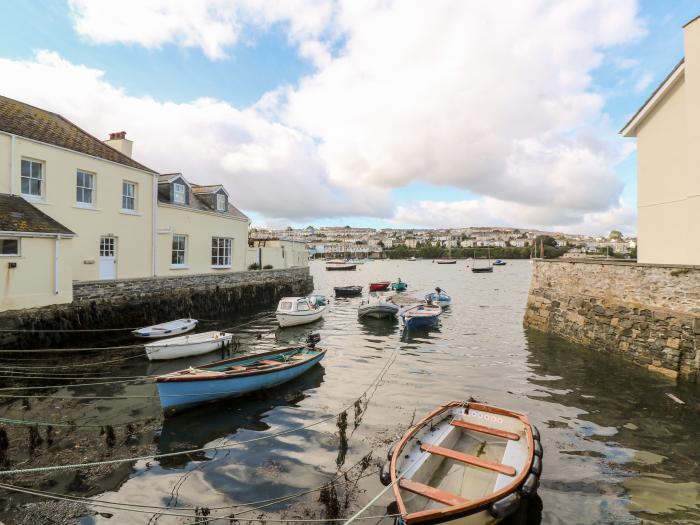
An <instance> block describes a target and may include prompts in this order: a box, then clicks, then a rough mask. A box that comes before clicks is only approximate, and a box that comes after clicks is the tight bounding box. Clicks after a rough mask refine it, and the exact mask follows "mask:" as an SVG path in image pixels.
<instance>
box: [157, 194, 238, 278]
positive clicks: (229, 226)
mask: <svg viewBox="0 0 700 525" xmlns="http://www.w3.org/2000/svg"><path fill="white" fill-rule="evenodd" d="M157 230H158V234H157V239H158V241H157V243H158V259H157V260H158V270H157V273H158V275H184V274H198V273H220V272H239V271H242V270H245V269H246V267H247V266H246V264H245V262H246V250H247V249H248V221H247V220H241V219H236V218H233V217H231V216H228V215H223V214H217V213H216V212H204V211H196V210H192V209H189V208H180V207H177V206H173V205H168V204H163V203H159V204H158V229H157ZM173 234H180V235H187V255H186V258H187V260H186V267H185V268H177V269H176V268H171V264H170V263H171V261H172V258H171V255H172V253H171V250H172V238H173ZM212 237H228V238H231V239H233V243H232V254H231V268H230V269H216V268H212V267H211V239H212Z"/></svg>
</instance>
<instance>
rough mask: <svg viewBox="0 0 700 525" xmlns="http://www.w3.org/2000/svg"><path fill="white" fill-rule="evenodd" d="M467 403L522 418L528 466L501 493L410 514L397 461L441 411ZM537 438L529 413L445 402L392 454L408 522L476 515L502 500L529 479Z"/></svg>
mask: <svg viewBox="0 0 700 525" xmlns="http://www.w3.org/2000/svg"><path fill="white" fill-rule="evenodd" d="M461 406H464V407H465V408H466V409H469V408H474V409H475V410H481V411H483V412H490V413H492V414H498V415H502V416H507V417H513V418H517V419H519V420H520V421H521V422H522V423H523V424H524V425H525V433H526V435H527V444H528V451H529V458H528V461H527V463H526V464H525V465H524V467H523V469H522V471H521V472H520V474H518V475H516V476H515V478H514V479H513V481H511V482H510V483H509V484H508V485H506V486H505V487H503V488H502V489H501V490H499V491H497V492H491V494H490V495H489V496H488V497H484V498H481V499H477V500H473V501H470V503H468V504H465V505H454V506H449V505H446V506H444V507H439V508H436V509H430V510H423V511H417V512H412V513H409V512H407V511H406V505H405V504H404V502H403V497H402V496H401V487H400V486H399V483H398V479H397V476H396V463H397V459H398V458H399V457H400V456H401V452H402V451H403V449H404V448H405V447H406V445H407V444H408V442H409V441H410V440H411V438H412V437H413V436H414V435H415V434H417V433H418V431H419V430H421V429H422V428H423V427H425V426H426V425H428V424H429V423H430V422H431V421H432V420H433V419H434V418H435V417H437V416H439V415H440V414H442V413H444V412H446V411H448V410H450V409H452V408H456V407H461ZM534 447H535V444H534V438H533V436H532V427H531V426H530V420H529V419H528V417H527V416H526V415H525V414H520V413H519V412H513V411H511V410H507V409H505V408H499V407H496V406H492V405H487V404H484V403H477V402H471V401H467V402H464V401H450V402H449V403H446V404H444V405H441V406H439V407H438V408H436V409H435V410H433V411H432V412H431V413H429V414H428V415H427V416H425V417H424V418H423V419H421V420H420V421H419V422H418V423H416V424H415V425H413V426H412V427H411V428H410V429H409V430H408V431H407V432H406V433H405V434H404V435H403V437H402V438H401V440H400V441H399V442H398V444H397V445H396V447H395V448H394V453H393V454H392V456H391V462H390V468H389V470H390V473H391V483H392V489H393V491H394V497H395V499H396V504H397V505H398V507H399V514H401V516H402V517H403V520H404V522H405V523H406V524H408V525H410V524H413V523H424V522H430V523H441V522H442V521H443V520H446V519H448V518H449V519H454V518H455V515H460V516H465V515H469V514H474V513H476V512H479V511H481V510H483V509H486V508H488V506H489V505H491V504H492V503H494V502H496V501H498V500H499V499H501V498H503V497H505V496H507V495H508V494H510V493H511V492H513V491H514V490H516V489H517V488H518V487H519V486H520V485H522V484H523V483H524V482H525V479H526V478H527V476H528V475H529V474H530V469H531V468H532V462H533V461H534V455H535V453H534Z"/></svg>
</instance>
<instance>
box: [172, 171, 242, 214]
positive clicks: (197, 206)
mask: <svg viewBox="0 0 700 525" xmlns="http://www.w3.org/2000/svg"><path fill="white" fill-rule="evenodd" d="M178 177H181V178H182V179H183V180H185V181H187V179H185V177H184V176H183V175H182V173H167V174H164V175H160V176H159V177H158V185H159V186H160V185H163V184H169V183H170V182H171V181H172V180H174V179H176V178H178ZM187 183H188V184H190V187H191V189H192V192H191V194H190V203H189V204H184V205H183V204H175V203H174V202H170V199H169V198H168V193H167V192H165V191H158V202H162V203H163V204H169V205H171V206H177V207H179V208H188V209H191V210H199V211H209V212H216V213H220V214H221V215H229V216H231V217H235V218H237V219H243V220H246V221H249V220H250V219H249V218H248V216H247V215H246V214H245V213H243V212H242V211H241V210H239V209H238V208H236V207H235V206H234V205H233V204H231V202H230V201H229V203H228V210H227V211H226V212H219V211H216V209H214V208H213V207H212V206H209V205H208V204H207V203H206V202H204V201H203V200H202V199H201V198H200V197H198V196H197V193H198V192H197V189H198V188H211V187H213V186H216V187H222V188H223V186H221V185H218V184H217V185H212V186H202V185H199V184H192V183H190V182H189V181H187ZM224 191H226V190H225V189H224ZM200 193H208V192H200Z"/></svg>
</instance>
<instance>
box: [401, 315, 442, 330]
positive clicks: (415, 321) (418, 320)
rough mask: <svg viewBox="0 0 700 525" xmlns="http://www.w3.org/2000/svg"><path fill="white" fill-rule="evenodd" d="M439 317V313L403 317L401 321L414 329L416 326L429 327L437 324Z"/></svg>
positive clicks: (410, 328)
mask: <svg viewBox="0 0 700 525" xmlns="http://www.w3.org/2000/svg"><path fill="white" fill-rule="evenodd" d="M439 318H440V316H439V315H431V316H421V317H404V319H403V323H404V326H405V327H406V328H408V329H409V330H414V329H416V328H430V327H433V326H435V325H437V323H438V320H439Z"/></svg>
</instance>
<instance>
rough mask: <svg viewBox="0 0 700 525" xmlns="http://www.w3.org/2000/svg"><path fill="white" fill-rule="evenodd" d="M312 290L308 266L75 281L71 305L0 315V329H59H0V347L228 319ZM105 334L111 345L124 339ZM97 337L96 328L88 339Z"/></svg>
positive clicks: (42, 344) (125, 335)
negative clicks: (167, 323) (159, 324)
mask: <svg viewBox="0 0 700 525" xmlns="http://www.w3.org/2000/svg"><path fill="white" fill-rule="evenodd" d="M312 290H313V278H312V277H311V275H310V273H309V269H308V268H290V269H286V270H257V271H251V272H231V273H221V274H201V275H183V276H181V277H156V278H139V279H117V280H113V281H83V282H76V283H74V285H73V302H72V303H71V304H66V305H54V306H47V307H43V308H33V309H28V310H16V311H9V312H2V313H0V329H5V330H12V329H17V330H58V331H59V332H37V333H32V334H28V333H22V332H14V333H13V332H0V347H4V348H32V347H34V348H46V347H48V346H56V345H64V346H67V345H74V344H83V343H85V342H86V341H87V340H88V339H90V338H91V334H90V333H81V334H71V333H61V332H60V330H84V329H90V330H94V329H106V328H123V327H136V326H144V325H149V324H154V323H157V322H163V321H167V320H171V319H177V318H180V317H189V316H192V317H194V318H199V319H212V320H219V319H222V320H223V319H225V320H233V319H235V318H237V317H239V316H240V315H247V314H250V313H254V312H256V311H259V310H261V309H263V308H268V307H271V306H273V305H275V304H276V303H277V301H279V299H280V298H281V297H284V296H293V295H304V294H307V293H309V292H311V291H312ZM110 335H111V338H112V340H113V341H114V342H115V343H117V342H120V338H121V339H126V338H128V337H130V336H129V335H128V332H127V333H123V334H120V333H119V332H110ZM100 337H101V338H102V339H103V338H104V334H100V333H99V332H98V333H97V334H94V336H93V337H92V338H93V339H96V338H100Z"/></svg>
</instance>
